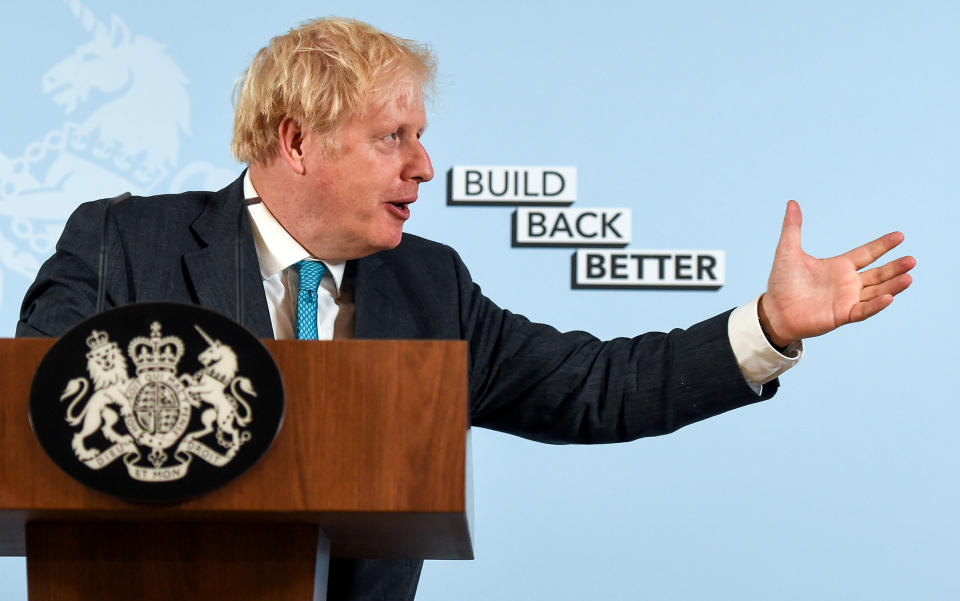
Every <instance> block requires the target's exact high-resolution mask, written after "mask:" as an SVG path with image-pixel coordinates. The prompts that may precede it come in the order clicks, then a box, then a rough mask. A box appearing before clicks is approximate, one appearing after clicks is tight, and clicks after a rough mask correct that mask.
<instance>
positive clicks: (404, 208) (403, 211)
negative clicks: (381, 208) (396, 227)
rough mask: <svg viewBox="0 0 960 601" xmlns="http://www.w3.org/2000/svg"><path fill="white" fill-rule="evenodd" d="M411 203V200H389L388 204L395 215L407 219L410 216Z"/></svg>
mask: <svg viewBox="0 0 960 601" xmlns="http://www.w3.org/2000/svg"><path fill="white" fill-rule="evenodd" d="M411 202H412V201H411ZM410 204H411V203H410V202H388V203H387V206H388V207H389V210H390V212H391V213H393V216H394V217H396V218H397V219H400V220H401V221H406V220H407V219H409V218H410Z"/></svg>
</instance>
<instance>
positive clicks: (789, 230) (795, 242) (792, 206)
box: [777, 200, 803, 250]
mask: <svg viewBox="0 0 960 601" xmlns="http://www.w3.org/2000/svg"><path fill="white" fill-rule="evenodd" d="M802 224H803V214H802V213H801V212H800V205H799V204H797V201H795V200H790V201H787V213H786V215H784V216H783V226H782V228H781V229H780V242H779V244H777V247H778V249H780V250H800V226H801V225H802Z"/></svg>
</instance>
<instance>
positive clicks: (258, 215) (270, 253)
mask: <svg viewBox="0 0 960 601" xmlns="http://www.w3.org/2000/svg"><path fill="white" fill-rule="evenodd" d="M243 193H244V197H245V198H246V199H247V200H248V201H249V200H253V201H255V202H252V203H251V204H250V205H248V207H247V210H248V211H249V214H250V223H251V226H252V228H253V240H254V244H255V245H256V248H257V258H258V259H259V261H260V274H261V275H262V276H263V291H264V293H265V294H266V297H267V307H269V309H270V323H271V324H272V325H273V333H274V336H275V337H276V338H278V339H286V338H296V327H295V325H294V324H295V323H296V316H297V285H298V283H299V279H300V278H299V276H298V275H297V269H296V264H297V262H299V261H301V260H302V259H314V260H319V261H321V262H322V263H323V264H324V265H326V267H327V271H326V273H325V274H324V275H323V279H322V280H321V281H320V289H319V290H318V291H317V333H318V337H319V339H320V340H332V339H334V338H337V339H339V338H353V330H354V321H353V296H352V290H347V289H346V287H345V286H344V282H343V275H344V267H345V264H344V263H331V262H329V261H325V260H323V259H322V258H320V257H311V256H310V253H309V252H307V251H306V249H304V248H303V247H302V246H301V245H300V244H299V243H298V242H297V241H296V240H294V239H293V236H291V235H290V234H289V233H287V231H286V230H285V229H283V227H282V226H281V225H280V224H279V223H278V222H277V220H276V219H275V218H274V216H273V215H272V214H271V213H270V211H269V210H267V207H266V206H265V205H264V204H263V203H262V202H259V194H257V191H256V190H255V189H254V187H253V183H252V182H251V181H250V172H249V171H248V172H247V173H246V174H245V175H244V177H243ZM758 301H759V297H757V298H755V299H753V300H752V301H750V302H748V303H746V304H745V305H741V306H740V307H737V308H736V309H734V311H733V312H732V313H731V314H730V319H729V320H728V321H727V334H728V336H729V338H730V346H731V348H732V349H733V355H734V357H736V360H737V364H738V365H739V366H740V371H741V372H743V376H744V378H745V379H746V380H747V383H748V384H749V385H750V387H751V388H752V389H753V390H754V392H756V393H757V394H760V392H761V389H762V387H763V385H764V384H766V383H767V382H769V381H771V380H773V379H774V378H776V377H777V376H779V375H780V374H782V373H783V372H785V371H787V370H788V369H790V368H791V367H793V366H794V365H796V363H797V362H798V361H799V360H800V357H801V355H802V354H803V344H802V343H801V342H798V343H794V344H792V345H790V346H789V347H787V349H786V350H785V351H784V352H785V354H782V353H780V352H778V351H777V350H776V349H775V348H773V346H772V345H771V344H770V342H769V341H768V340H767V337H766V336H765V335H764V334H763V330H762V329H761V328H760V319H759V317H758V312H757V302H758Z"/></svg>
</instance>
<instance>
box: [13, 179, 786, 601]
mask: <svg viewBox="0 0 960 601" xmlns="http://www.w3.org/2000/svg"><path fill="white" fill-rule="evenodd" d="M108 204H109V203H108V201H107V200H103V201H97V202H93V203H87V204H84V205H82V206H81V207H80V208H78V209H77V210H76V211H75V212H74V214H73V215H72V216H71V217H70V219H69V221H68V222H67V225H66V227H65V229H64V232H63V235H62V237H61V239H60V241H59V243H58V244H57V251H56V253H55V254H54V256H53V257H52V258H51V259H50V260H48V261H47V262H46V263H44V265H43V267H42V268H41V269H40V273H39V274H38V276H37V280H36V281H35V282H34V284H33V285H32V286H31V287H30V289H29V290H28V292H27V295H26V298H25V299H24V302H23V308H22V311H21V317H20V322H19V323H18V325H17V335H18V336H58V335H60V334H62V333H63V332H64V331H66V330H67V329H69V328H70V327H71V326H73V325H75V324H76V323H78V322H80V321H81V320H83V319H85V318H87V317H90V316H91V315H92V314H93V313H94V312H95V310H96V295H97V280H98V276H97V273H98V263H99V255H100V248H101V242H100V240H101V237H102V232H103V231H104V214H105V209H106V207H107V206H108ZM244 205H245V202H244V199H243V183H242V178H241V179H238V180H237V181H235V182H233V183H232V184H231V185H230V186H228V187H227V188H225V189H223V190H221V191H219V192H187V193H184V194H176V195H165V196H155V197H132V198H128V199H126V200H123V201H122V202H120V203H118V204H116V205H114V206H113V207H112V208H110V210H109V213H108V217H107V223H106V225H107V227H106V230H105V231H106V237H105V240H106V243H105V247H106V249H107V253H106V256H107V268H106V276H105V289H106V303H105V305H106V307H107V308H109V307H112V306H117V305H123V304H128V303H134V302H145V301H176V302H184V303H193V304H198V305H202V306H204V307H207V308H209V309H213V310H215V311H218V312H221V313H223V314H225V315H228V316H230V317H233V318H234V319H236V318H237V303H236V297H237V281H236V279H237V278H236V274H237V261H236V256H237V244H238V238H237V236H238V232H240V238H239V248H240V257H241V259H240V268H239V272H240V289H241V291H242V297H243V303H242V307H243V308H242V312H243V315H242V317H241V319H239V321H241V323H243V325H245V326H246V327H247V328H248V329H250V330H251V331H252V332H253V333H254V334H256V335H257V336H259V337H261V338H272V337H273V331H272V328H271V325H270V317H269V313H268V309H267V303H266V299H265V297H264V294H263V282H262V279H261V276H260V269H259V264H258V262H257V256H256V250H255V247H254V244H253V238H252V234H251V231H250V225H249V221H248V220H247V219H246V218H245V216H243V215H242V213H241V211H242V209H243V207H244ZM347 269H348V270H349V272H350V274H351V276H353V277H354V278H355V280H354V281H355V285H356V287H355V318H356V329H355V336H356V337H357V338H397V339H415V338H433V339H463V340H467V341H468V347H469V366H470V367H469V369H470V404H471V405H470V416H471V422H472V424H473V425H477V426H483V427H488V428H493V429H496V430H501V431H504V432H509V433H513V434H517V435H519V436H524V437H527V438H530V439H534V440H539V441H543V442H550V443H603V442H617V441H626V440H633V439H635V438H638V437H641V436H652V435H657V434H664V433H667V432H672V431H674V430H676V429H677V428H680V427H682V426H685V425H687V424H690V423H692V422H695V421H698V420H701V419H704V418H707V417H710V416H712V415H716V414H718V413H722V412H724V411H727V410H729V409H733V408H736V407H739V406H742V405H745V404H748V403H752V402H756V401H758V400H761V399H765V398H768V397H770V396H772V394H773V392H774V391H775V389H776V386H777V383H776V381H774V382H771V383H770V384H767V385H766V386H765V387H764V390H763V394H762V395H761V396H759V397H758V396H757V395H756V394H755V393H754V392H753V391H752V390H751V389H750V388H749V386H748V385H747V384H746V382H745V381H744V379H743V376H742V375H741V373H740V370H739V367H738V366H737V364H736V360H735V358H734V356H733V352H732V350H731V348H730V343H729V341H728V338H727V318H728V314H723V315H719V316H717V317H714V318H711V319H708V320H706V321H704V322H701V323H699V324H696V325H694V326H692V327H690V328H688V329H686V330H679V329H678V330H673V331H671V332H669V333H659V332H653V333H648V334H643V335H641V336H637V337H634V338H617V339H615V340H610V341H600V340H597V339H596V338H594V337H593V336H591V335H589V334H587V333H585V332H567V333H561V332H558V331H557V330H555V329H554V328H552V327H550V326H546V325H543V324H536V323H532V322H530V321H529V320H527V319H526V318H524V317H522V316H520V315H516V314H514V313H511V312H509V311H506V310H503V309H500V308H499V307H497V306H496V305H495V304H494V303H493V302H492V301H490V300H489V299H487V298H486V297H485V296H483V294H482V293H481V291H480V288H479V286H477V285H476V284H474V283H473V281H472V280H471V279H470V275H469V273H468V272H467V269H466V267H465V266H464V265H463V263H462V262H461V261H460V258H459V257H458V256H457V254H456V252H454V251H453V249H451V248H449V247H447V246H444V245H442V244H438V243H436V242H431V241H428V240H425V239H423V238H419V237H417V236H412V235H409V234H405V235H404V236H403V240H402V242H401V243H400V245H399V246H398V247H397V248H395V249H392V250H387V251H383V252H379V253H376V254H374V255H371V256H369V257H364V258H362V259H357V260H354V261H349V262H348V264H347ZM420 567H421V562H419V561H416V560H407V561H403V560H401V561H397V560H335V561H334V562H333V563H332V564H331V574H330V589H329V592H328V598H329V599H330V600H331V601H339V600H341V599H350V600H351V601H354V600H357V601H359V600H363V601H368V600H380V599H384V600H386V599H390V600H394V599H412V598H413V596H414V594H415V592H416V586H417V581H418V579H419V574H420Z"/></svg>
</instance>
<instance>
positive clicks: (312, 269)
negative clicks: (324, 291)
mask: <svg viewBox="0 0 960 601" xmlns="http://www.w3.org/2000/svg"><path fill="white" fill-rule="evenodd" d="M326 271H327V267H326V265H324V264H323V263H321V262H320V261H308V260H306V259H304V260H303V261H300V262H298V263H297V274H298V275H299V276H300V285H299V287H298V288H299V290H309V291H312V292H316V291H317V288H319V287H320V280H322V279H323V274H324V273H326Z"/></svg>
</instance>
